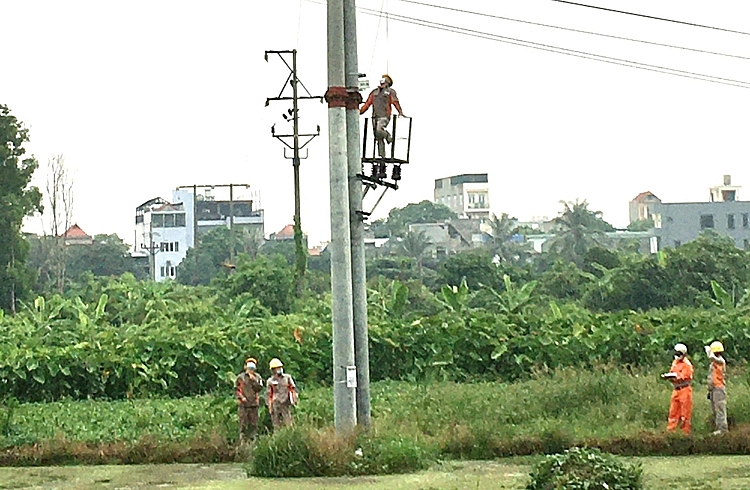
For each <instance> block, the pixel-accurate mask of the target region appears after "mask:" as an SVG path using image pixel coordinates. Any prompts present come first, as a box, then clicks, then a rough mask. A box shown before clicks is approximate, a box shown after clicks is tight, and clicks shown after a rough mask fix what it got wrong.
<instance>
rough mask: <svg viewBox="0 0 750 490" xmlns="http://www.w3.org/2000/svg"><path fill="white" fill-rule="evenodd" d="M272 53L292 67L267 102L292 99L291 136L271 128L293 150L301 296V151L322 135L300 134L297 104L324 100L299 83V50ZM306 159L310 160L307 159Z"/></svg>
mask: <svg viewBox="0 0 750 490" xmlns="http://www.w3.org/2000/svg"><path fill="white" fill-rule="evenodd" d="M269 54H277V55H279V58H281V61H283V62H284V64H285V65H286V66H287V68H289V72H290V73H289V76H288V77H287V79H286V82H284V87H283V88H282V89H281V92H280V93H279V96H278V97H271V98H268V99H266V106H267V105H268V103H269V102H270V101H272V100H291V101H292V108H291V110H289V111H288V113H289V115H290V116H291V120H292V134H278V135H277V134H276V130H275V126H273V127H271V135H272V136H273V137H274V138H277V139H278V140H279V141H281V142H282V143H284V145H286V146H287V148H290V149H291V150H292V157H291V159H292V167H294V256H295V268H294V269H295V274H294V276H295V282H296V287H297V294H298V295H299V294H301V293H302V285H303V278H304V276H305V269H306V268H307V250H306V248H305V246H304V243H303V238H304V237H303V236H302V218H301V217H300V207H301V205H300V190H299V188H300V179H299V165H300V159H301V157H300V150H301V149H302V148H304V147H305V146H307V144H308V143H309V142H310V141H312V139H313V138H315V137H316V136H319V135H320V126H318V132H317V134H299V109H298V102H299V100H300V99H322V97H320V96H317V97H315V96H312V95H310V92H309V91H308V90H307V88H306V87H305V86H304V84H302V83H301V82H300V81H299V78H298V77H297V50H296V49H293V50H291V51H266V54H265V58H266V61H268V55H269ZM289 54H291V55H292V66H289V63H288V62H287V60H286V58H285V57H284V55H289ZM287 83H288V84H289V85H291V86H292V96H291V97H283V96H282V95H283V93H284V90H285V89H286V86H287ZM299 85H302V88H304V89H305V91H306V92H307V96H303V97H300V96H299V90H298V86H299ZM282 116H283V117H284V119H285V120H287V121H288V120H289V117H287V115H286V114H282ZM300 137H302V138H309V139H308V140H307V141H306V142H305V143H304V144H303V145H301V146H300ZM286 138H292V144H291V145H290V144H289V143H287V142H286V141H285V139H286ZM284 157H286V158H289V157H287V156H286V150H284ZM304 158H307V156H305V157H304Z"/></svg>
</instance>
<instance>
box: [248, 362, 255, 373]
mask: <svg viewBox="0 0 750 490" xmlns="http://www.w3.org/2000/svg"><path fill="white" fill-rule="evenodd" d="M247 368H248V369H249V370H251V371H255V363H254V362H248V363H247Z"/></svg>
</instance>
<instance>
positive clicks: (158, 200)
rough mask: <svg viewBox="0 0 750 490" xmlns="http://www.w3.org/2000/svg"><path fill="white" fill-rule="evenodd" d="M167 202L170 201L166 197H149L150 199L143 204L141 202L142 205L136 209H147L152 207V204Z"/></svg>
mask: <svg viewBox="0 0 750 490" xmlns="http://www.w3.org/2000/svg"><path fill="white" fill-rule="evenodd" d="M167 202H168V201H167V200H166V199H164V198H161V197H155V198H153V199H149V200H148V201H146V202H144V203H143V204H141V205H140V206H138V207H137V208H135V209H146V208H149V207H151V206H153V205H155V204H165V203H167Z"/></svg>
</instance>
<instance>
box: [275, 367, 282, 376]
mask: <svg viewBox="0 0 750 490" xmlns="http://www.w3.org/2000/svg"><path fill="white" fill-rule="evenodd" d="M276 374H278V375H279V376H281V375H282V374H284V368H278V369H277V370H276Z"/></svg>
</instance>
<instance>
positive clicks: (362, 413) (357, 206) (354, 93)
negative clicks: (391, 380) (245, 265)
mask: <svg viewBox="0 0 750 490" xmlns="http://www.w3.org/2000/svg"><path fill="white" fill-rule="evenodd" d="M344 48H345V55H344V64H345V68H346V90H347V92H348V98H347V106H346V153H347V158H348V160H349V166H348V167H349V226H350V228H351V250H352V306H353V309H352V313H353V315H354V361H355V362H354V363H355V365H356V367H357V422H358V423H359V424H360V425H361V426H363V427H369V426H370V346H369V336H368V333H367V269H366V265H365V237H364V231H365V230H364V220H363V217H362V215H361V214H360V211H361V209H362V198H363V196H362V194H363V191H362V181H361V180H360V179H359V174H360V173H362V170H363V169H362V155H361V153H360V148H359V137H360V136H359V105H360V103H361V102H362V96H361V95H360V93H359V78H360V76H361V75H360V73H359V67H358V64H359V60H358V59H357V6H356V0H344Z"/></svg>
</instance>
